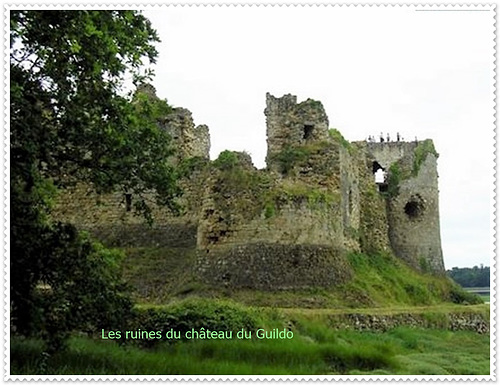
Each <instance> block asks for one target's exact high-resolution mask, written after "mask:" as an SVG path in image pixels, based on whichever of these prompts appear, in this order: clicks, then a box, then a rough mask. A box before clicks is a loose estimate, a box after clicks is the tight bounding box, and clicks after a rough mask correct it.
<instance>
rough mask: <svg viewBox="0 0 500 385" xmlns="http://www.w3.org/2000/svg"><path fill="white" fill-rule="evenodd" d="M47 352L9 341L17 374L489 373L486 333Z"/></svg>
mask: <svg viewBox="0 0 500 385" xmlns="http://www.w3.org/2000/svg"><path fill="white" fill-rule="evenodd" d="M69 346H70V347H69V350H68V351H67V352H64V353H60V354H56V355H54V356H51V357H48V356H44V355H43V353H42V345H41V343H39V342H38V341H35V340H22V339H19V338H12V340H11V373H12V374H116V375H118V374H166V375H167V374H234V375H236V374H240V375H243V374H250V375H251V374H310V375H314V374H489V336H487V335H478V334H475V333H473V332H451V331H445V330H432V329H408V328H397V329H393V330H391V331H389V332H386V333H374V332H355V331H334V330H332V329H331V328H329V327H328V326H327V325H325V324H321V323H319V322H316V323H315V322H305V323H301V324H298V325H296V330H295V336H294V338H293V339H291V340H255V339H253V340H203V341H201V340H198V341H190V342H179V343H177V344H166V343H165V344H160V345H158V346H157V347H155V348H154V349H140V348H138V347H135V346H125V347H123V346H119V345H118V344H116V343H114V342H112V341H98V340H91V339H89V338H84V337H75V338H73V339H72V340H71V341H70V345H69Z"/></svg>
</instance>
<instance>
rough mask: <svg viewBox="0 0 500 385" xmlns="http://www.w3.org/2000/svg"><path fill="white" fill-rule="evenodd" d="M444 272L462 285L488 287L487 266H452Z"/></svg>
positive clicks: (488, 271) (488, 274)
mask: <svg viewBox="0 0 500 385" xmlns="http://www.w3.org/2000/svg"><path fill="white" fill-rule="evenodd" d="M446 273H447V274H448V276H449V277H451V278H452V279H453V280H454V281H455V282H457V283H458V284H459V285H460V286H462V287H490V268H489V266H483V265H481V266H479V267H478V266H474V267H462V268H459V267H454V268H452V269H451V270H448V271H446Z"/></svg>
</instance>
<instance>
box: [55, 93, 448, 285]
mask: <svg viewBox="0 0 500 385" xmlns="http://www.w3.org/2000/svg"><path fill="white" fill-rule="evenodd" d="M266 101H267V106H266V109H265V116H266V122H267V143H268V152H267V158H266V161H267V166H268V167H267V169H266V170H257V169H256V168H255V167H254V166H253V165H252V163H251V159H250V158H249V157H248V156H247V155H246V154H243V153H234V156H235V157H236V159H237V162H236V163H234V164H233V163H231V164H217V162H214V163H213V164H211V165H210V166H209V167H208V168H206V169H204V170H201V171H200V170H199V171H197V172H195V173H193V174H192V175H191V176H190V177H186V178H185V179H184V180H182V181H181V186H182V187H183V189H184V191H185V193H184V196H183V198H182V201H181V202H180V203H181V204H183V205H184V207H185V208H186V211H185V213H184V214H183V215H182V216H180V217H178V216H174V215H173V214H172V213H171V212H169V211H168V210H167V209H165V208H162V207H158V206H154V205H153V216H154V217H155V223H154V225H153V227H148V225H146V224H144V222H143V220H142V219H140V218H137V217H135V216H133V214H132V213H131V212H129V211H128V210H127V207H126V206H127V202H126V198H125V197H124V195H123V194H121V193H115V194H111V195H108V196H96V195H95V194H94V193H92V192H91V191H90V190H88V189H86V188H85V186H78V187H77V188H76V189H73V190H68V191H66V192H65V193H64V194H62V196H61V198H60V200H59V204H58V207H57V209H56V210H55V214H54V215H55V216H56V217H57V218H60V219H65V220H68V221H70V222H73V223H75V224H77V225H78V226H79V227H80V228H82V229H87V230H90V231H92V232H93V233H95V234H96V235H97V236H98V237H100V238H101V239H104V240H105V241H107V243H109V244H113V245H118V246H123V245H136V246H140V245H147V246H153V247H166V246H174V247H175V246H181V247H192V248H196V250H197V263H196V265H195V266H194V267H193V268H194V271H195V272H196V274H197V275H198V277H199V278H200V279H201V280H202V281H204V282H206V283H208V284H211V285H216V286H225V287H241V288H254V289H262V290H284V289H296V288H307V287H330V286H333V285H337V284H340V283H343V282H346V281H347V280H349V279H350V277H351V276H352V271H351V268H350V266H349V264H348V263H347V259H346V254H347V253H349V252H365V253H366V254H368V255H369V254H373V253H394V254H395V255H396V256H398V257H400V258H401V259H403V260H405V261H406V262H408V263H409V264H411V265H413V266H414V267H415V268H417V269H423V270H426V271H428V270H430V271H434V272H437V273H442V272H444V265H443V260H442V252H441V243H440V230H439V207H438V189H437V168H436V156H434V155H433V154H432V153H429V154H427V153H425V154H424V156H423V157H422V154H420V155H419V156H420V157H421V159H420V161H421V162H420V163H419V167H418V169H417V170H416V169H415V162H416V155H415V154H416V153H417V151H419V150H420V149H421V148H420V147H419V143H417V142H384V143H373V142H354V143H348V142H347V141H345V140H343V139H340V138H339V137H338V135H337V134H332V132H331V131H329V129H328V126H329V123H328V117H327V115H326V113H325V111H324V108H323V106H322V104H321V103H320V102H317V101H314V100H311V99H308V100H306V101H304V102H301V103H297V98H296V97H295V96H293V95H285V96H283V97H282V98H276V97H274V96H272V95H270V94H267V95H266ZM161 125H162V127H163V128H164V129H165V130H167V131H168V132H169V133H170V135H171V137H172V140H173V142H174V145H175V147H176V148H177V155H176V157H175V159H173V161H174V162H179V161H180V160H182V159H185V158H192V157H200V158H205V159H208V153H209V148H210V138H209V133H208V127H206V126H203V125H202V126H197V127H196V126H195V125H194V123H193V119H192V115H191V113H190V112H189V111H188V110H186V109H183V108H176V109H174V110H173V112H172V113H171V114H169V115H168V116H167V117H166V118H165V119H164V120H163V121H162V123H161ZM427 144H429V143H427ZM375 164H377V165H378V166H377V167H382V168H383V169H384V170H385V171H386V172H387V174H388V179H391V175H390V173H391V171H390V170H391V169H394V167H396V166H397V168H398V170H400V172H401V175H399V176H398V178H399V179H398V180H397V183H398V186H397V189H396V190H397V194H392V195H388V193H387V191H385V190H383V189H382V188H383V187H384V186H380V185H377V184H376V183H375V177H374V165H375ZM393 179H394V175H393V176H392V179H391V180H393ZM391 183H393V182H391ZM385 187H386V188H387V186H386V185H385ZM132 199H133V197H132ZM96 202H99V204H97V205H96Z"/></svg>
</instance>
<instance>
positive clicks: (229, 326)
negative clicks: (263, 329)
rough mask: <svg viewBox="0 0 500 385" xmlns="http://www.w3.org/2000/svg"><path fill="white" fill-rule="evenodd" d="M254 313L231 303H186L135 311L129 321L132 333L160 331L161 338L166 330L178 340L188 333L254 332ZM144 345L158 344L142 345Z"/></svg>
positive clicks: (203, 301)
mask: <svg viewBox="0 0 500 385" xmlns="http://www.w3.org/2000/svg"><path fill="white" fill-rule="evenodd" d="M261 322H262V321H261V320H260V319H259V317H258V315H257V312H255V311H253V310H252V309H250V308H246V307H244V306H241V305H238V304H236V303H234V302H229V301H221V300H209V299H196V298H194V299H188V300H184V301H181V302H178V303H174V304H172V305H168V306H163V307H152V308H139V309H137V310H136V316H135V319H134V321H133V327H132V330H137V329H141V330H155V331H156V330H161V331H162V334H163V335H165V333H166V332H167V331H169V330H170V329H174V330H175V331H179V332H180V333H181V335H182V336H184V335H185V333H186V332H187V331H190V330H191V329H195V330H200V329H201V328H204V330H216V331H233V332H234V333H236V332H238V331H240V330H241V329H245V330H256V329H257V328H258V327H259V325H260V324H261ZM142 342H144V343H145V344H146V345H149V346H150V345H151V344H154V343H155V342H158V341H157V340H153V341H142Z"/></svg>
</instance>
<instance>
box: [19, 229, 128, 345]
mask: <svg viewBox="0 0 500 385" xmlns="http://www.w3.org/2000/svg"><path fill="white" fill-rule="evenodd" d="M40 235H41V236H42V239H40V240H39V241H38V244H37V245H36V248H34V247H33V248H32V249H31V251H32V252H36V254H35V255H34V256H35V257H38V258H37V260H38V261H43V263H44V266H43V268H40V267H39V268H38V269H36V268H32V270H31V271H30V273H32V274H33V273H34V274H36V275H34V276H33V277H32V279H33V280H34V281H36V282H37V286H36V287H33V288H31V291H30V292H26V294H27V295H24V296H22V297H21V298H18V297H17V295H19V294H20V293H18V292H16V291H15V290H12V291H11V294H12V297H14V298H13V303H14V304H15V305H16V306H13V308H12V323H13V324H14V325H15V326H16V327H17V328H18V331H19V332H21V333H22V334H25V335H38V336H40V337H42V338H43V339H44V340H45V341H47V343H48V346H47V348H48V350H49V351H57V350H59V349H61V348H62V347H63V346H64V341H65V339H66V337H67V336H68V335H69V332H70V331H72V330H82V331H85V332H92V331H95V330H98V329H100V328H109V327H119V326H121V325H122V326H123V325H124V323H125V322H126V319H127V317H129V316H130V314H131V313H130V310H131V307H132V302H131V300H130V297H129V292H130V288H129V287H128V285H126V284H125V282H124V281H123V280H122V279H121V268H120V262H121V260H122V258H123V254H122V253H121V252H120V251H118V250H111V249H106V248H104V247H103V246H102V245H101V244H99V243H97V242H92V241H91V240H90V239H88V237H87V236H86V235H84V234H79V233H78V232H77V230H76V229H75V228H74V227H73V226H71V225H67V224H62V223H56V224H51V225H50V226H48V225H47V226H45V227H44V228H43V232H42V233H41V234H40ZM41 253H43V255H40V254H41ZM68 255H69V256H71V258H68ZM42 258H43V259H42ZM18 263H19V261H18V260H17V259H13V266H15V267H17V264H18ZM13 270H14V269H13ZM15 272H16V273H17V270H15ZM16 278H17V275H16ZM27 283H28V284H30V283H31V282H29V281H28V282H27ZM13 288H16V285H15V284H14V283H13ZM28 289H30V288H29V286H28V287H27V288H26V290H28ZM23 305H24V306H23Z"/></svg>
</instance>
